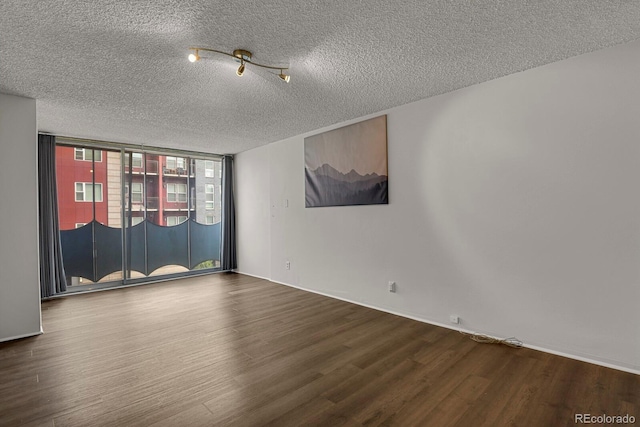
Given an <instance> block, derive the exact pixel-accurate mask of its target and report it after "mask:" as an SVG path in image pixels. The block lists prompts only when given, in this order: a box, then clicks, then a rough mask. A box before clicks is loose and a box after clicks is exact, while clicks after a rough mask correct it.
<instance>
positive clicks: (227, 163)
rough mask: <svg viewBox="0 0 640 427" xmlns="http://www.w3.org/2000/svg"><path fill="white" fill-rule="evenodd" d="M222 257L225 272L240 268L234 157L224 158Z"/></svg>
mask: <svg viewBox="0 0 640 427" xmlns="http://www.w3.org/2000/svg"><path fill="white" fill-rule="evenodd" d="M221 255H222V257H221V267H222V270H223V271H226V270H233V269H235V268H237V267H238V260H237V258H236V207H235V203H234V197H233V156H228V155H227V156H223V157H222V254H221Z"/></svg>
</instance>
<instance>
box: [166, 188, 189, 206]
mask: <svg viewBox="0 0 640 427" xmlns="http://www.w3.org/2000/svg"><path fill="white" fill-rule="evenodd" d="M167 201H168V202H186V201H187V184H167Z"/></svg>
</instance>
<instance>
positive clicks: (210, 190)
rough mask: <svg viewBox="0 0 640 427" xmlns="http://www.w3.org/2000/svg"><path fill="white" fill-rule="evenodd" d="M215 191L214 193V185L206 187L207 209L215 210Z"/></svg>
mask: <svg viewBox="0 0 640 427" xmlns="http://www.w3.org/2000/svg"><path fill="white" fill-rule="evenodd" d="M213 191H214V185H213V184H207V185H206V186H205V192H204V196H205V209H213V208H214V200H213Z"/></svg>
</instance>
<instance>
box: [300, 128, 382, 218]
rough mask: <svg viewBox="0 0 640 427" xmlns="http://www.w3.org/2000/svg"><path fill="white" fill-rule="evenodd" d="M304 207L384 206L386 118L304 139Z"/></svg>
mask: <svg viewBox="0 0 640 427" xmlns="http://www.w3.org/2000/svg"><path fill="white" fill-rule="evenodd" d="M304 160H305V171H304V174H305V206H306V207H307V208H315V207H321V206H350V205H386V204H388V203H389V194H388V182H387V116H386V115H384V116H380V117H376V118H373V119H369V120H365V121H363V122H359V123H354V124H352V125H349V126H345V127H342V128H339V129H334V130H330V131H328V132H324V133H321V134H318V135H313V136H310V137H308V138H305V139H304Z"/></svg>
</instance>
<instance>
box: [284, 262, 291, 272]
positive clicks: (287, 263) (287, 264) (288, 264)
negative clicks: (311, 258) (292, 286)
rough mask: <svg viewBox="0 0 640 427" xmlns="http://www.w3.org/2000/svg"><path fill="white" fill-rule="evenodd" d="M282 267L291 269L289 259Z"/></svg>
mask: <svg viewBox="0 0 640 427" xmlns="http://www.w3.org/2000/svg"><path fill="white" fill-rule="evenodd" d="M284 268H285V269H287V270H291V263H290V262H289V261H286V262H285V263H284Z"/></svg>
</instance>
